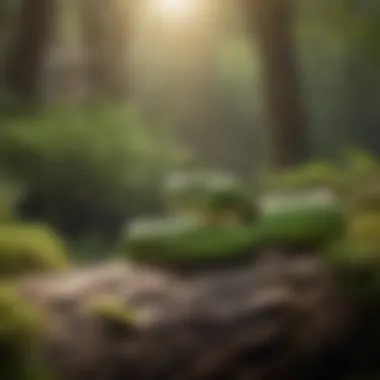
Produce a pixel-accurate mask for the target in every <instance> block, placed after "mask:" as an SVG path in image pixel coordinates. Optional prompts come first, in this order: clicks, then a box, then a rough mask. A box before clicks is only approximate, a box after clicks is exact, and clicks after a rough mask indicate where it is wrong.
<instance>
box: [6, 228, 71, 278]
mask: <svg viewBox="0 0 380 380" xmlns="http://www.w3.org/2000/svg"><path fill="white" fill-rule="evenodd" d="M67 265H68V262H67V260H66V256H65V250H64V248H63V243H62V242H61V240H60V239H59V237H58V236H56V235H55V233H54V232H53V231H51V230H50V229H49V228H46V227H43V226H38V225H23V224H14V225H7V224H6V225H0V276H15V275H22V274H27V273H33V272H44V271H51V270H62V269H64V268H66V266H67Z"/></svg>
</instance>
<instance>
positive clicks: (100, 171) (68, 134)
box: [0, 107, 184, 232]
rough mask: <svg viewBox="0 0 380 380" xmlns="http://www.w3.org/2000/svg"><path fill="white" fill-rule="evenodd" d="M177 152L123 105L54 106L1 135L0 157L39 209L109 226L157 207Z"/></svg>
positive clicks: (57, 218)
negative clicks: (61, 107)
mask: <svg viewBox="0 0 380 380" xmlns="http://www.w3.org/2000/svg"><path fill="white" fill-rule="evenodd" d="M182 153H183V152H182V150H178V149H175V148H174V147H173V144H172V142H171V141H170V140H169V138H168V137H167V136H166V135H165V134H164V133H162V129H161V130H156V129H155V128H151V127H150V126H148V125H147V124H146V123H145V121H144V120H143V119H142V118H141V116H140V115H139V113H138V112H137V110H135V109H133V108H127V107H120V108H115V107H112V108H107V107H98V108H92V107H90V108H89V109H86V110H78V109H72V108H70V109H66V110H65V109H63V110H54V111H51V112H49V113H45V114H40V115H37V116H36V117H34V118H19V119H15V120H13V122H12V123H11V124H9V125H8V127H4V128H3V129H2V131H1V136H0V162H1V163H2V164H3V166H5V168H4V169H5V170H6V171H7V172H8V173H9V174H10V175H12V176H13V177H14V178H16V179H17V180H19V181H21V183H22V184H23V185H24V186H25V188H26V190H27V192H28V193H29V194H31V195H32V196H35V197H37V198H38V199H39V200H41V202H40V204H39V205H38V206H36V207H35V209H37V210H40V214H41V215H37V217H39V218H42V219H44V220H47V221H48V222H50V223H51V224H53V225H54V226H58V227H61V226H68V227H67V228H70V226H78V229H80V228H85V227H86V228H90V229H91V230H97V229H98V230H99V229H101V228H105V229H107V228H109V224H110V223H114V222H115V221H119V222H120V221H123V220H124V219H125V218H126V217H127V216H128V215H130V214H133V213H135V212H136V211H141V210H143V209H144V207H145V208H147V209H151V208H154V207H158V206H157V205H158V203H159V197H158V194H159V191H158V190H159V186H160V182H161V180H162V176H163V174H164V173H166V172H167V170H169V169H170V168H172V167H173V166H174V165H176V164H178V163H179V162H180V161H181V160H182V158H184V156H183V154H182ZM70 232H71V231H70ZM76 232H78V231H76ZM79 232H81V231H79Z"/></svg>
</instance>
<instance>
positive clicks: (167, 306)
mask: <svg viewBox="0 0 380 380" xmlns="http://www.w3.org/2000/svg"><path fill="white" fill-rule="evenodd" d="M21 291H22V294H24V296H25V297H26V298H27V299H28V300H29V301H30V302H33V303H34V304H35V305H38V306H39V307H40V308H43V309H44V310H46V312H47V315H48V323H47V324H46V336H45V340H44V346H43V352H44V354H45V358H46V361H47V363H49V365H50V366H51V369H52V370H53V372H54V373H55V375H57V376H58V379H62V380H90V379H91V380H94V379H103V380H121V379H134V380H139V379H141V380H142V379H153V380H156V379H157V380H158V379H162V380H170V379H183V380H192V379H243V378H248V379H253V378H255V376H258V377H257V378H260V379H262V378H264V379H284V378H289V379H296V378H297V377H296V376H298V375H300V374H302V375H305V376H306V374H308V373H309V371H311V372H313V370H314V367H313V365H314V366H318V365H319V364H321V362H320V361H319V360H318V358H321V356H320V355H321V353H323V352H324V350H325V349H326V348H327V347H329V346H331V344H332V343H334V342H335V341H337V340H339V337H340V336H341V334H342V333H343V332H344V330H345V326H344V324H343V323H342V321H346V320H347V319H346V318H344V317H345V316H346V311H347V310H346V308H345V303H344V302H343V299H342V298H341V297H340V295H339V294H338V292H337V291H336V289H335V287H334V282H333V279H332V277H331V276H330V275H329V273H328V272H327V271H326V268H325V267H324V266H323V265H322V264H321V262H320V261H319V260H318V259H317V258H315V257H311V256H309V257H307V256H305V257H289V256H287V255H272V254H265V255H262V256H261V257H259V258H258V259H256V260H254V261H253V262H251V263H250V264H248V265H245V266H241V267H235V268H230V269H227V268H225V269H219V270H208V271H203V272H199V273H196V272H195V273H194V272H193V273H191V274H184V273H182V274H180V273H176V272H174V271H167V270H163V269H158V268H152V267H144V266H139V265H136V264H134V265H132V264H112V265H108V266H103V267H99V268H92V269H87V270H78V271H76V272H75V271H74V272H73V273H71V274H70V273H69V274H66V275H63V276H59V277H56V276H52V277H50V278H43V279H35V280H31V279H29V280H26V281H25V282H23V283H22V285H21ZM107 294H108V295H112V296H113V297H116V298H117V299H118V300H120V302H121V303H123V304H125V305H127V306H128V307H131V308H133V310H135V312H136V314H137V323H136V325H135V326H124V327H123V326H113V327H112V326H109V325H108V326H107V324H105V323H104V321H103V322H102V321H101V320H100V319H99V318H97V317H96V316H95V315H93V314H91V313H90V312H89V309H88V308H86V305H87V303H88V302H89V301H90V302H91V300H92V299H94V297H95V298H96V297H99V296H102V295H107ZM115 328H116V329H115ZM309 359H310V361H309ZM311 359H312V360H311ZM321 360H322V359H321ZM310 363H313V365H311V364H310ZM244 376H246V377H244ZM304 378H309V377H307V376H306V377H304Z"/></svg>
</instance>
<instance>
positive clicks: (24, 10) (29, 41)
mask: <svg viewBox="0 0 380 380" xmlns="http://www.w3.org/2000/svg"><path fill="white" fill-rule="evenodd" d="M54 11H55V1H54V0H23V1H22V4H21V10H20V15H19V20H18V25H19V26H18V31H17V34H16V36H15V39H14V41H13V43H12V44H11V47H10V52H9V56H8V59H7V61H6V64H5V78H4V82H5V90H6V91H7V94H9V95H10V96H11V97H12V98H14V99H15V100H17V101H21V102H22V103H25V104H31V103H34V102H35V101H36V100H38V96H39V85H40V79H41V78H40V76H41V71H42V66H43V61H44V58H45V51H46V48H47V45H48V42H49V39H50V36H51V31H52V27H53V25H54Z"/></svg>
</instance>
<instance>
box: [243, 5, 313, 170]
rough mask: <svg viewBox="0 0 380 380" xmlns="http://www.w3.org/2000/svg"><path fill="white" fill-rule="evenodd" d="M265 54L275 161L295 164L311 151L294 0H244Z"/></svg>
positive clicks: (264, 72)
mask: <svg viewBox="0 0 380 380" xmlns="http://www.w3.org/2000/svg"><path fill="white" fill-rule="evenodd" d="M243 1H244V2H245V9H246V13H247V18H248V23H249V27H250V30H251V36H252V39H253V43H254V44H255V45H256V44H257V45H258V47H259V52H260V53H261V58H262V72H263V85H264V91H265V99H266V114H267V115H266V116H267V121H268V126H269V128H270V134H271V139H272V147H273V152H272V157H273V164H274V165H275V166H277V167H283V166H285V167H286V166H292V165H296V164H299V163H300V162H302V161H304V160H305V158H307V157H308V154H310V149H309V141H308V122H307V117H306V112H305V109H304V104H303V102H302V90H301V85H300V78H299V70H298V64H297V57H296V51H295V50H296V46H295V45H296V44H295V40H294V35H293V15H294V9H293V3H294V2H293V0H243Z"/></svg>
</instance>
